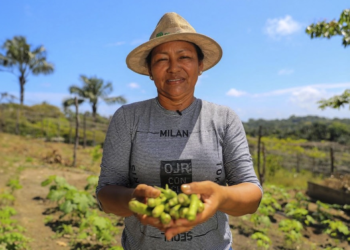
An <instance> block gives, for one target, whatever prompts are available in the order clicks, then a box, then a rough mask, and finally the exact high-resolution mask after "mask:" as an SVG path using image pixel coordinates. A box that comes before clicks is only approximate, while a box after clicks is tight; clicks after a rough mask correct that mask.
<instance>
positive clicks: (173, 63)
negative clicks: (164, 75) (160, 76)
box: [168, 58, 180, 73]
mask: <svg viewBox="0 0 350 250" xmlns="http://www.w3.org/2000/svg"><path fill="white" fill-rule="evenodd" d="M179 71H180V67H179V64H178V62H177V60H176V59H175V58H170V59H169V67H168V72H169V73H176V72H179Z"/></svg>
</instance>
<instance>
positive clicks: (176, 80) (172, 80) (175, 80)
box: [167, 78, 184, 83]
mask: <svg viewBox="0 0 350 250" xmlns="http://www.w3.org/2000/svg"><path fill="white" fill-rule="evenodd" d="M183 80H184V79H183V78H176V79H169V80H167V82H168V83H179V82H182V81H183Z"/></svg>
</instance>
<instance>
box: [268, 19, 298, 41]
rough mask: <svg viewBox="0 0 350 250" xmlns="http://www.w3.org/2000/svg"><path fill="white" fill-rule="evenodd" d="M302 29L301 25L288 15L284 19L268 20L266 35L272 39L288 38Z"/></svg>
mask: <svg viewBox="0 0 350 250" xmlns="http://www.w3.org/2000/svg"><path fill="white" fill-rule="evenodd" d="M300 29H301V24H300V23H298V22H297V21H295V20H293V18H292V17H291V16H289V15H287V16H286V17H284V18H274V19H267V21H266V25H265V33H266V34H267V35H268V36H270V37H271V38H278V37H281V36H288V35H291V34H293V33H295V32H298V31H299V30H300Z"/></svg>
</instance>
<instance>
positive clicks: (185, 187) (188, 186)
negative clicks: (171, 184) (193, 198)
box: [182, 184, 191, 191]
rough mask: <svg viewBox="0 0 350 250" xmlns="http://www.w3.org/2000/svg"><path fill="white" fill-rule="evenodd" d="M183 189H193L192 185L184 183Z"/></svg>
mask: <svg viewBox="0 0 350 250" xmlns="http://www.w3.org/2000/svg"><path fill="white" fill-rule="evenodd" d="M182 189H183V190H186V191H190V190H191V187H190V185H187V184H183V185H182Z"/></svg>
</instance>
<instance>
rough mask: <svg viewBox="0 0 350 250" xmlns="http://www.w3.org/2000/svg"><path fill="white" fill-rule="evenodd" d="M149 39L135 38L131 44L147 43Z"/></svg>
mask: <svg viewBox="0 0 350 250" xmlns="http://www.w3.org/2000/svg"><path fill="white" fill-rule="evenodd" d="M147 41H148V40H147V39H135V40H133V41H131V43H130V44H131V45H140V44H142V43H145V42H147Z"/></svg>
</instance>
